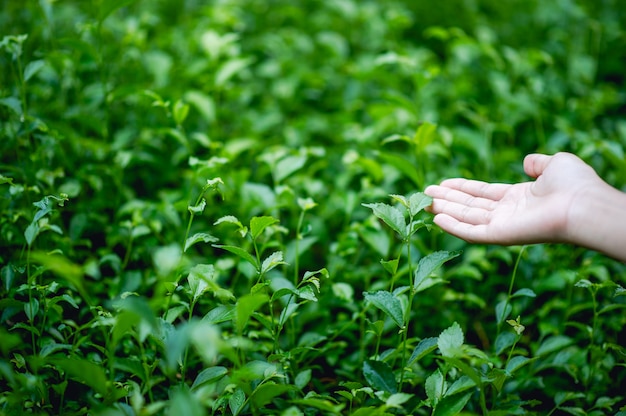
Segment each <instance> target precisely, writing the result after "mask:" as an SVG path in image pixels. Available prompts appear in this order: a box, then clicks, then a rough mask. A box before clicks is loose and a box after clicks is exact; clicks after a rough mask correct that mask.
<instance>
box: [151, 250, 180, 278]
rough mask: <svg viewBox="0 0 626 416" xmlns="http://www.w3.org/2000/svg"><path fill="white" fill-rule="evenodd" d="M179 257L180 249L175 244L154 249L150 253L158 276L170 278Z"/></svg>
mask: <svg viewBox="0 0 626 416" xmlns="http://www.w3.org/2000/svg"><path fill="white" fill-rule="evenodd" d="M181 255H182V252H181V249H180V247H179V246H178V245H176V244H170V245H168V246H163V247H158V248H156V249H155V250H154V253H152V261H153V262H154V268H155V269H156V271H157V273H158V274H159V276H165V277H168V276H170V275H171V274H172V272H174V270H175V269H176V268H177V267H178V265H179V263H180V258H181Z"/></svg>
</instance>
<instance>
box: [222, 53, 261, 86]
mask: <svg viewBox="0 0 626 416" xmlns="http://www.w3.org/2000/svg"><path fill="white" fill-rule="evenodd" d="M252 61H253V60H252V59H251V58H234V59H230V60H228V61H226V62H225V63H224V64H223V65H222V66H221V67H220V68H219V69H218V70H217V73H216V74H215V85H217V86H223V85H224V84H225V83H226V82H227V81H228V80H229V79H231V78H232V77H233V76H234V75H236V74H237V73H238V72H241V71H242V70H243V69H244V68H246V67H247V66H248V65H250V64H251V63H252Z"/></svg>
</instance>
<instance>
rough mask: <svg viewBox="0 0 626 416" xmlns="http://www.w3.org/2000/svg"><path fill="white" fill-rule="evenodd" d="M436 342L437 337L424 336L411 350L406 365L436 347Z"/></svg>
mask: <svg viewBox="0 0 626 416" xmlns="http://www.w3.org/2000/svg"><path fill="white" fill-rule="evenodd" d="M437 342H438V339H437V338H436V337H430V338H424V339H423V340H421V341H420V342H419V343H418V344H417V346H416V347H415V349H414V350H413V353H412V354H411V358H409V363H408V365H411V364H413V363H414V362H415V361H417V360H420V359H421V358H422V357H424V356H426V355H427V354H429V353H431V352H433V351H434V350H435V349H437Z"/></svg>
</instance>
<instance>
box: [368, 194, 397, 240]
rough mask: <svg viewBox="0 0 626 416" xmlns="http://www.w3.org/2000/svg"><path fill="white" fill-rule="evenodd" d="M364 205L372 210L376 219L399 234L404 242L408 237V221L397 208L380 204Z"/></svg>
mask: <svg viewBox="0 0 626 416" xmlns="http://www.w3.org/2000/svg"><path fill="white" fill-rule="evenodd" d="M362 205H363V206H364V207H367V208H370V209H371V210H372V212H373V214H374V215H375V216H376V217H378V218H380V219H381V220H383V222H384V223H385V224H387V225H388V226H389V227H391V229H392V230H394V231H395V232H396V233H398V235H399V236H400V237H401V238H402V239H403V240H404V239H406V238H407V237H408V236H407V234H406V219H405V218H404V215H402V213H401V212H400V211H399V210H398V209H397V208H396V207H394V206H391V205H388V204H383V203H380V202H377V203H375V204H362Z"/></svg>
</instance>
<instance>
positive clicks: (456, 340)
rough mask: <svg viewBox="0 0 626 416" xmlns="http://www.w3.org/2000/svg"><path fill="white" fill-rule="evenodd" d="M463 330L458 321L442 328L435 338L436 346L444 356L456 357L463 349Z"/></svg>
mask: <svg viewBox="0 0 626 416" xmlns="http://www.w3.org/2000/svg"><path fill="white" fill-rule="evenodd" d="M463 340H464V336H463V330H462V329H461V327H460V326H459V324H458V323H456V322H455V323H453V324H452V325H451V326H450V327H449V328H447V329H444V330H443V332H442V333H441V334H440V335H439V338H438V339H437V346H438V347H439V351H440V352H441V355H443V356H444V357H458V356H460V355H462V353H463V350H462V349H461V347H462V346H463Z"/></svg>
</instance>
